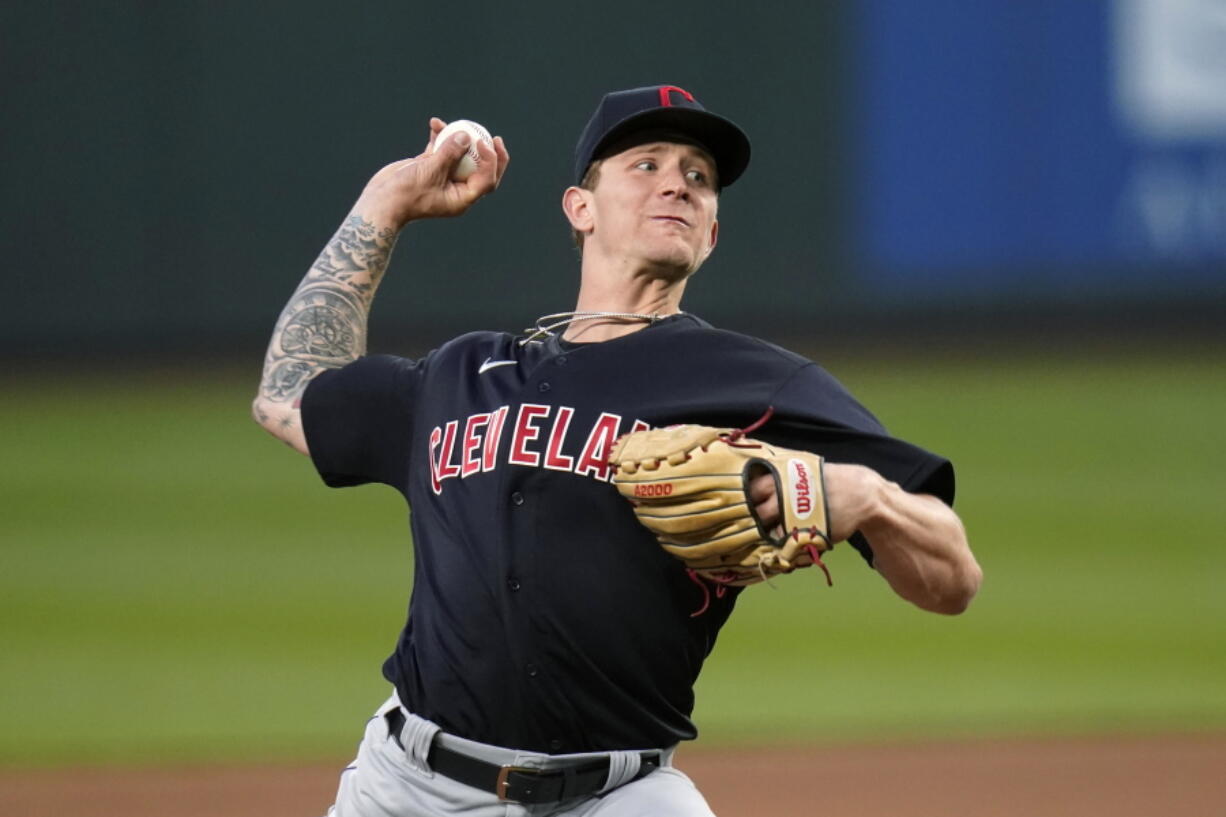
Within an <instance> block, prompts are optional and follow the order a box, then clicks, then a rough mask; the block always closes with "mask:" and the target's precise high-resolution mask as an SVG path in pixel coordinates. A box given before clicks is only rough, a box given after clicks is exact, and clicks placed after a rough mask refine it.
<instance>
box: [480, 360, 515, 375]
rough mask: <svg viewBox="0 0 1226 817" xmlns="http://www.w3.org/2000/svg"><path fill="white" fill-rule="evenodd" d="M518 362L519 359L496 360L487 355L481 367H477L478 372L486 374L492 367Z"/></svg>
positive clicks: (511, 364) (512, 364)
mask: <svg viewBox="0 0 1226 817" xmlns="http://www.w3.org/2000/svg"><path fill="white" fill-rule="evenodd" d="M518 362H519V361H517V360H494V359H493V358H488V357H487V358H486V359H485V362H484V363H482V364H481V368H479V369H477V374H485V373H486V372H487V371H489V370H490V369H496V368H498V367H499V366H514V365H515V364H516V363H518Z"/></svg>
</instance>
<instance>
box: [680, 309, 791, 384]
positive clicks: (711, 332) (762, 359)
mask: <svg viewBox="0 0 1226 817" xmlns="http://www.w3.org/2000/svg"><path fill="white" fill-rule="evenodd" d="M660 329H662V330H667V331H666V332H661V337H660V339H661V340H662V341H663V340H665V336H666V335H667V336H668V342H674V343H680V344H683V345H684V347H685V348H696V349H705V350H707V351H708V352H709V353H710V354H711V355H712V356H715V355H726V354H730V353H731V354H734V355H736V356H737V357H738V358H741V359H745V358H749V359H756V360H758V361H759V363H760V364H762V365H771V366H778V367H780V368H784V369H789V370H795V369H798V368H800V367H802V366H806V365H809V364H811V363H812V361H810V360H809V359H808V358H806V357H804V356H803V355H799V354H797V353H795V352H793V351H791V350H790V349H785V348H784V347H782V346H779V345H778V344H775V343H771V342H770V341H767V340H763V339H762V338H758V337H754V336H753V335H746V334H744V333H741V332H734V331H732V330H730V329H721V328H719V327H716V326H712V325H711V324H710V323H708V322H707V321H705V320H703V319H702V318H700V317H698V316H697V315H691V314H689V313H685V314H682V315H679V316H677V317H676V318H675V319H673V320H671V321H669V322H668V323H667V324H662V325H661V326H660Z"/></svg>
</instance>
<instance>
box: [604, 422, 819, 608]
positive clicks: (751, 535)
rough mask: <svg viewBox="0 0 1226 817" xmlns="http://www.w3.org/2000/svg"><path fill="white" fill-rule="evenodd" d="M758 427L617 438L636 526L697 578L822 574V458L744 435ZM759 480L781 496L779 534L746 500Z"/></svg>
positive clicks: (621, 488)
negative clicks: (765, 478) (804, 570)
mask: <svg viewBox="0 0 1226 817" xmlns="http://www.w3.org/2000/svg"><path fill="white" fill-rule="evenodd" d="M755 427H756V426H755ZM752 428H753V427H751V429H746V430H736V429H719V428H712V427H710V426H700V425H681V426H673V427H670V428H661V429H653V430H649V431H638V432H634V433H631V434H627V435H625V436H624V437H622V438H620V439H619V440H618V441H617V443H616V445H615V446H614V447H613V452H612V455H611V456H610V458H609V461H610V463H612V465H613V466H614V468H615V471H614V474H613V483H614V485H616V486H617V490H618V492H619V493H621V495H622V496H624V497H625V498H626V499H628V500H629V501H630V503H631V504H632V505H633V506H634V513H635V516H636V517H637V518H638V520H639V522H641V523H642V524H643V525H644V526H645V527H647V529H648V530H650V531H651V532H652V533H654V534H655V536H656V539H657V540H658V541H659V542H660V545H661V546H662V547H663V548H664V549H665V550H667V551H668V552H669V553H671V554H673V555H674V556H676V557H677V558H678V559H680V560H681V561H683V562H684V563H685V564H686V565H687V566H688V567H689V568H690V570H691V571H692V575H695V576H698V577H701V578H704V579H706V580H708V581H710V582H713V583H715V584H718V585H737V586H740V585H748V584H754V583H756V582H760V581H763V580H765V579H767V578H769V577H771V576H774V575H778V574H780V573H790V572H792V571H793V570H795V569H796V568H799V567H808V566H810V565H813V564H817V565H819V566H820V567H821V568H822V570H823V571H825V570H826V567H825V565H824V564H822V561H821V558H820V555H821V554H822V553H823V552H825V551H828V550H830V548H831V546H832V543H831V541H830V533H829V531H830V526H829V520H828V518H827V507H826V495H825V483H824V479H823V475H822V458H821V457H819V456H817V455H816V454H810V453H808V452H806V451H794V450H791V449H786V448H778V447H775V446H771V445H768V444H767V443H764V442H761V441H758V440H754V439H751V438H748V437H746V436H745V433H746V431H748V430H752ZM761 474H769V475H770V476H771V477H772V478H773V480H774V482H775V489H776V491H777V492H778V497H779V510H780V524H779V525H778V526H776V527H774V528H773V529H768V528H767V525H766V523H765V522H764V521H763V520H762V519H760V518H759V517H758V515H757V513H756V511H755V509H754V503H753V502H752V500H751V499H750V498H749V483H750V481H751V480H753V479H754V478H756V477H758V476H759V475H761ZM826 579H827V581H829V580H830V574H829V572H826Z"/></svg>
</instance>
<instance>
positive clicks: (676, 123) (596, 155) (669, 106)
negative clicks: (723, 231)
mask: <svg viewBox="0 0 1226 817" xmlns="http://www.w3.org/2000/svg"><path fill="white" fill-rule="evenodd" d="M639 136H642V137H643V141H663V142H671V141H683V142H689V143H693V144H695V145H697V146H698V147H701V148H702V149H703V150H705V151H706V152H707V153H709V154H711V157H712V158H713V159H715V167H716V172H717V173H718V174H719V186H720V187H727V186H728V185H730V184H732V183H733V182H734V181H736V180H737V179H738V178H739V177H740V175H741V174H742V173H744V172H745V168H746V167H747V166H748V165H749V137H748V136H746V135H745V132H744V131H742V130H741V129H740V128H739V127H737V126H736V124H734V123H733V122H731V121H730V120H728V119H725V118H724V117H722V116H718V115H716V114H713V113H711V112H710V111H708V110H707V109H706V108H704V107H703V106H702V104H701V103H699V101H698V100H697V99H695V98H694V95H693V94H691V93H690V92H689V91H687V90H685V89H684V88H678V87H677V86H676V85H649V86H647V87H646V88H631V89H630V90H628V91H614V92H613V93H610V94H605V95H604V98H603V99H601V100H600V104H599V105H597V106H596V112H595V113H593V114H592V118H591V119H589V120H588V123H587V127H585V128H584V129H583V135H582V136H580V137H579V144H578V145H576V146H575V184H579V183H581V182H582V181H583V174H585V173H587V168H588V165H590V164H591V163H592V162H594V161H595V160H597V159H601V158H604V156H605V155H607V154H611V153H612V152H613V151H612V150H611V148H620V149H621V150H625V149H626V148H629V147H632V146H633V145H634V144H635V142H634V141H632V139H633V138H636V137H639ZM638 144H642V141H640V142H638Z"/></svg>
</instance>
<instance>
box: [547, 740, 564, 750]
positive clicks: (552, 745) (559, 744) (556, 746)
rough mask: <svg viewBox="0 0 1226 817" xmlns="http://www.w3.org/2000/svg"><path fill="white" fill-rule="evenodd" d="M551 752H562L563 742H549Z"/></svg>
mask: <svg viewBox="0 0 1226 817" xmlns="http://www.w3.org/2000/svg"><path fill="white" fill-rule="evenodd" d="M549 751H551V752H554V753H557V752H560V751H562V741H560V740H558V739H557V738H554V739H553V740H551V741H549Z"/></svg>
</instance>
